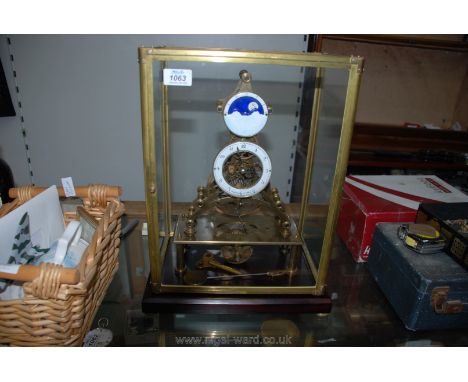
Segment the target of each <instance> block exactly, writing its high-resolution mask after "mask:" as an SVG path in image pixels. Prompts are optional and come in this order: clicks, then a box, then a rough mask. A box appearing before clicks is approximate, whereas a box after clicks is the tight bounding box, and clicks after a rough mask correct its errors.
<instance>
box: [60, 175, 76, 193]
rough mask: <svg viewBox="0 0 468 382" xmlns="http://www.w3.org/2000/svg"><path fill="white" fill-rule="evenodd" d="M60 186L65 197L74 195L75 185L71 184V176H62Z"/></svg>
mask: <svg viewBox="0 0 468 382" xmlns="http://www.w3.org/2000/svg"><path fill="white" fill-rule="evenodd" d="M62 186H63V191H64V192H65V196H66V197H67V198H69V197H70V196H76V192H75V187H74V186H73V179H72V178H71V177H68V178H62Z"/></svg>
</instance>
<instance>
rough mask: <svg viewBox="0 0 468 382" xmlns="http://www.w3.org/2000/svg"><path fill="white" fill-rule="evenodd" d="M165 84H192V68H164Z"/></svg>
mask: <svg viewBox="0 0 468 382" xmlns="http://www.w3.org/2000/svg"><path fill="white" fill-rule="evenodd" d="M163 77H164V78H163V82H164V85H169V86H192V69H164V73H163Z"/></svg>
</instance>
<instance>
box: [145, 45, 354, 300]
mask: <svg viewBox="0 0 468 382" xmlns="http://www.w3.org/2000/svg"><path fill="white" fill-rule="evenodd" d="M138 54H139V65H140V92H141V122H142V136H143V160H144V177H145V197H146V214H147V221H148V246H149V256H150V271H151V284H152V289H153V292H154V293H181V292H182V293H211V294H312V295H323V294H324V292H325V290H324V289H325V282H326V277H327V273H328V266H329V262H330V254H331V249H332V240H333V233H334V230H335V225H336V220H337V217H338V212H339V205H340V198H341V190H342V187H343V182H344V178H345V175H346V168H347V163H348V155H349V149H350V145H351V137H352V132H353V125H354V117H355V113H356V105H357V99H358V93H359V85H360V78H361V72H362V67H363V58H361V57H358V56H334V55H327V54H321V53H293V52H267V51H248V50H224V49H192V48H165V47H164V48H159V47H158V48H144V47H140V48H139V49H138ZM154 61H158V62H160V65H161V68H163V67H164V66H165V63H166V62H167V61H196V62H212V63H214V62H216V63H245V64H268V65H284V66H298V67H311V68H317V71H316V80H317V81H316V84H318V85H316V88H315V92H314V101H313V105H312V118H311V124H310V136H309V143H308V152H307V159H306V172H305V178H304V188H303V193H302V201H301V208H300V216H299V220H298V222H299V223H298V231H299V233H300V235H301V237H302V234H303V230H304V223H305V219H306V212H307V204H308V197H309V192H310V188H311V180H312V169H313V161H314V155H315V147H316V145H315V143H316V138H317V130H318V121H319V106H320V94H321V85H320V84H321V77H322V68H335V69H348V70H349V76H348V84H347V89H346V100H345V106H344V114H343V120H342V126H341V136H340V142H339V146H338V155H337V160H336V166H335V175H334V179H333V183H332V190H331V197H330V202H329V206H328V213H327V218H326V226H325V232H324V238H323V244H322V248H321V253H320V261H319V265H318V269H316V267H315V266H313V267H312V270H313V273H314V276H315V279H316V284H315V286H281V287H265V286H211V285H210V286H203V285H163V284H161V275H162V265H163V262H164V257H165V255H166V251H167V248H168V245H169V241H170V238H171V237H172V236H173V235H174V232H173V231H172V230H170V231H169V232H166V231H160V227H159V220H158V215H159V213H161V215H162V216H163V219H164V221H165V227H172V224H171V216H172V213H171V211H172V204H171V193H170V184H171V182H170V163H169V128H168V112H167V110H168V99H167V86H166V85H163V84H162V83H161V90H162V91H161V106H162V107H161V110H162V113H163V114H162V116H161V117H162V118H161V121H162V126H161V127H162V156H163V159H162V160H163V163H162V164H163V174H162V179H163V182H164V184H163V192H164V194H165V195H164V196H165V198H164V203H162V208H161V211H160V208H159V207H160V205H158V202H159V200H158V191H157V184H156V179H157V177H156V151H155V150H156V147H155V145H156V141H155V138H156V132H155V119H154V94H153V63H154ZM171 229H172V228H171ZM161 239H163V243H162V245H160V240H161ZM303 247H306V246H305V244H303ZM306 253H307V254H308V252H307V248H306ZM307 258H308V262H309V263H310V260H309V259H310V255H309V256H307Z"/></svg>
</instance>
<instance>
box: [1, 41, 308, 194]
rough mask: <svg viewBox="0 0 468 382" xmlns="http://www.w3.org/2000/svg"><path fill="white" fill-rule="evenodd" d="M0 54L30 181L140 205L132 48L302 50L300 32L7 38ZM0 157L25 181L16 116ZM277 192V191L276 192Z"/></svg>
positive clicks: (5, 126)
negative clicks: (114, 188) (67, 180)
mask: <svg viewBox="0 0 468 382" xmlns="http://www.w3.org/2000/svg"><path fill="white" fill-rule="evenodd" d="M8 37H9V38H10V41H11V44H10V45H9V44H8V43H7V36H0V57H1V59H2V62H3V66H4V69H5V72H6V73H5V74H6V77H7V81H8V84H9V87H10V91H11V93H12V97H13V101H14V103H15V107H16V109H17V111H18V107H17V101H18V100H17V99H16V97H17V95H16V92H15V91H14V87H15V83H14V78H13V74H12V66H11V62H10V60H9V55H10V53H11V54H12V55H13V57H14V62H13V64H14V66H15V69H16V73H17V77H16V80H17V85H18V87H19V97H20V101H21V103H22V115H23V117H24V128H25V130H26V132H27V137H26V139H27V141H28V144H29V155H30V158H31V167H32V171H33V180H34V182H35V184H37V185H50V184H59V183H60V178H61V177H65V176H72V177H73V180H74V182H75V184H82V185H84V184H88V183H94V182H98V183H107V184H118V185H121V186H122V187H123V189H124V195H123V199H125V200H144V180H143V159H142V144H141V123H140V96H139V94H140V93H139V72H138V60H137V48H138V47H139V46H161V45H167V46H186V47H210V48H211V47H213V48H216V47H219V48H222V47H224V48H244V49H260V50H283V51H302V50H304V49H305V47H306V41H305V40H304V36H303V35H273V36H270V35H254V36H249V35H238V36H237V35H98V36H96V35H84V36H81V35H63V36H62V35H51V36H48V35H37V36H36V35H13V36H8ZM0 155H2V157H3V158H4V159H5V160H6V161H7V162H8V163H9V164H10V166H11V167H12V170H13V173H14V176H15V181H16V184H29V183H30V182H31V177H30V176H29V169H28V163H27V156H26V152H25V147H24V142H23V138H22V134H21V120H20V116H19V115H18V116H17V117H7V118H0ZM280 189H281V188H280Z"/></svg>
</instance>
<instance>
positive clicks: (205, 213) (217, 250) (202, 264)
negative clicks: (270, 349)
mask: <svg viewBox="0 0 468 382" xmlns="http://www.w3.org/2000/svg"><path fill="white" fill-rule="evenodd" d="M139 54H140V79H141V100H142V126H143V149H144V152H143V154H144V164H145V186H146V187H145V188H146V205H147V217H148V231H149V255H150V264H151V275H150V283H149V285H150V287H151V292H152V293H153V294H155V295H171V294H177V295H180V294H196V295H211V296H217V295H218V296H221V295H239V296H248V295H270V296H273V295H311V296H322V295H323V294H324V293H325V281H326V276H327V270H328V263H329V258H330V252H331V242H332V239H333V230H334V225H335V221H336V218H337V213H338V204H339V198H340V192H341V187H342V184H343V180H344V175H345V170H346V161H347V155H348V151H349V145H350V138H351V133H352V124H353V118H354V113H355V107H356V100H357V94H358V85H359V78H360V72H361V66H362V59H360V58H356V57H337V56H328V55H321V54H314V53H283V52H253V51H239V50H235V51H228V50H207V49H204V50H202V49H179V48H140V50H139ZM174 63H175V64H174ZM181 63H185V65H186V67H190V65H193V67H197V66H196V65H197V64H200V63H202V65H204V63H210V65H214V66H213V68H215V69H216V70H218V68H219V67H221V68H223V65H225V66H226V69H225V70H223V71H222V75H223V76H224V77H223V78H225V79H223V80H222V81H224V82H223V83H227V84H230V89H231V90H229V91H227V92H224V93H221V92H219V93H218V97H217V99H218V101H217V102H216V98H215V99H213V104H212V105H213V106H212V114H213V115H216V114H217V115H219V116H220V118H218V119H216V121H217V122H216V123H218V124H222V125H224V133H223V140H222V141H221V142H220V143H219V144H218V147H216V148H215V149H216V153H215V155H214V157H213V158H212V159H211V166H210V167H211V168H210V169H209V170H208V171H207V172H206V176H205V182H204V183H201V184H198V185H197V184H193V185H192V186H191V188H192V189H193V191H192V192H193V199H192V201H191V202H189V203H178V202H177V201H174V200H173V195H172V187H173V183H172V179H173V177H174V174H172V173H171V171H172V165H171V142H172V141H171V139H170V132H171V129H172V128H175V126H176V125H177V120H178V118H176V117H174V115H175V114H174V115H173V114H171V112H172V110H173V109H171V102H170V100H171V92H175V90H174V89H170V85H168V84H166V83H163V82H162V80H156V81H155V73H158V72H162V71H163V70H166V69H167V68H172V67H181V66H182V64H181ZM228 64H229V65H228ZM232 64H238V65H239V66H240V65H245V67H246V68H248V70H247V69H245V68H242V66H241V69H242V70H240V71H239V69H237V71H236V72H235V71H233V70H232V69H233V67H232ZM230 65H231V66H230ZM239 66H238V67H239ZM262 66H265V67H273V68H274V67H276V66H281V67H282V68H284V67H292V68H297V70H298V71H297V73H299V69H300V68H306V70H308V71H312V73H313V74H314V77H315V88H314V89H313V101H311V104H310V111H311V112H310V118H309V120H308V123H309V126H308V127H309V128H310V129H309V136H308V140H307V142H306V146H305V147H306V155H305V157H304V161H303V162H304V169H303V170H302V171H303V173H302V178H303V184H302V195H301V196H300V200H299V201H298V202H297V203H295V204H294V203H293V204H287V203H284V202H283V201H282V200H281V197H280V194H281V192H280V190H279V189H278V188H276V187H275V184H273V183H274V182H273V181H272V179H274V178H275V174H278V172H277V171H278V170H279V168H280V166H281V165H282V164H283V163H281V160H278V159H275V158H276V157H275V155H276V154H275V153H274V152H270V150H269V149H268V145H266V146H265V137H271V136H274V133H273V130H272V129H274V127H273V126H275V125H274V123H273V122H275V119H274V118H277V119H276V122H275V123H276V125H278V124H279V123H280V122H278V121H281V120H282V119H281V118H283V119H284V118H285V115H286V114H287V112H285V111H284V110H286V111H287V106H288V105H289V104H288V103H287V102H283V103H281V102H279V101H278V100H280V98H279V97H278V96H277V95H278V94H279V93H278V92H280V93H281V92H284V94H287V91H286V90H283V89H286V87H287V85H285V83H284V82H281V81H284V80H282V79H277V78H273V79H271V81H270V82H271V83H268V81H266V85H265V81H263V82H264V83H263V88H262V89H261V90H260V91H259V90H257V89H258V86H257V85H258V84H257V80H256V77H255V75H254V74H253V71H255V70H256V68H259V70H258V71H257V73H258V72H260V71H261V70H262V69H261V67H262ZM155 68H156V69H155ZM252 68H253V69H252ZM327 68H329V69H332V70H341V72H340V73H345V74H346V76H344V77H336V78H344V80H343V81H344V85H343V86H342V88H343V89H344V90H343V97H342V107H340V108H338V109H339V110H340V111H339V113H338V114H339V115H338V117H336V118H335V116H333V117H327V118H324V119H321V110H322V107H321V98H322V95H323V96H324V97H323V101H324V102H325V101H326V100H327V99H331V97H329V95H328V93H325V92H324V90H325V88H324V86H325V85H326V82H325V81H324V78H325V74H326V73H325V70H326V69H327ZM216 70H214V71H213V72H216V73H218V72H217V71H216ZM178 73H185V72H184V71H183V70H178ZM237 73H238V78H236V77H237ZM265 73H267V72H265ZM294 73H296V72H294ZM300 73H303V69H301V72H300ZM331 73H333V72H332V71H331ZM301 75H303V74H301ZM330 78H332V79H334V78H335V77H333V76H330ZM197 81H200V82H201V81H202V79H197V78H196V73H195V70H194V78H193V83H194V84H195V83H197ZM207 81H208V80H207ZM209 81H211V82H209ZM209 81H208V82H207V83H210V84H213V83H214V82H215V81H214V80H211V79H210V80H209ZM218 82H219V83H221V81H220V80H218V81H217V82H216V83H218ZM333 85H334V86H335V87H331V89H332V90H333V89H336V88H338V87H337V86H336V84H333ZM265 86H267V87H268V86H270V87H272V88H273V87H275V86H276V87H277V88H278V91H277V92H276V93H275V92H273V93H272V92H268V91H265ZM220 88H221V87H220ZM227 88H228V87H227V86H224V87H223V89H227ZM299 88H300V86H299ZM179 89H180V88H178V89H177V91H178V92H179V93H183V90H184V89H182V90H179ZM194 89H195V88H194ZM200 89H202V88H200ZM216 89H217V88H216V87H214V90H213V91H214V92H215V90H216ZM190 91H191V93H190V94H191V96H192V97H194V94H195V97H196V93H194V92H195V90H190ZM333 91H334V90H333ZM187 92H188V91H187ZM229 92H231V93H230V94H229ZM156 93H157V94H158V96H156ZM179 93H177V94H179ZM272 94H273V97H271V95H272ZM275 94H276V96H275ZM330 94H331V93H330ZM333 96H335V94H333ZM222 97H224V98H222ZM271 98H273V100H276V104H275V103H274V102H273V103H272V104H271V105H270V102H271ZM298 99H299V98H298ZM200 105H201V103H200ZM276 108H278V110H279V112H278V114H276V113H277V112H276ZM324 110H328V109H327V108H324ZM330 110H331V109H330ZM208 114H209V115H208V117H206V118H208V119H209V120H210V121H215V119H214V118H215V117H213V116H212V115H211V112H208ZM282 114H284V115H282ZM192 115H193V116H194V117H193V118H195V116H196V115H198V114H197V111H196V110H195V111H194V112H193V114H192ZM297 115H298V113H297V112H296V117H297ZM293 117H294V115H293ZM208 119H207V120H208ZM272 120H273V122H272ZM327 121H331V122H327ZM327 123H329V125H330V127H327V126H328V125H326V124H327ZM210 124H213V122H210ZM321 126H325V127H321ZM210 128H211V129H212V127H210V126H207V127H206V130H203V131H205V133H204V134H210V131H213V130H210ZM286 128H289V127H287V126H286V127H284V129H286ZM328 128H329V129H335V130H336V131H338V134H335V133H334V134H335V135H338V137H339V139H338V141H337V146H336V150H335V152H334V154H333V155H334V156H333V158H332V159H333V160H331V163H332V164H331V166H330V168H331V171H330V173H331V174H332V175H331V176H328V178H327V179H330V181H329V191H328V193H327V194H326V197H325V202H321V201H320V200H318V202H317V203H315V201H314V199H313V192H311V189H312V188H313V182H312V174H313V172H315V171H317V172H318V173H319V170H320V166H319V167H317V166H316V164H315V163H314V159H315V156H316V155H319V154H320V149H321V148H322V147H325V145H324V144H322V145H321V144H320V142H318V141H319V139H320V137H321V134H320V133H319V130H320V129H322V131H324V132H325V133H326V132H327V129H328ZM278 131H280V130H276V134H278ZM280 133H281V131H280ZM322 135H323V134H322ZM325 135H326V134H325ZM329 135H331V134H329ZM335 140H336V139H335ZM194 141H195V139H194ZM270 142H271V140H270ZM278 146H279V147H280V148H281V145H278ZM212 148H213V147H212V146H210V147H209V149H212ZM329 152H333V150H331V149H327V153H329ZM271 154H275V155H273V156H272V155H271ZM322 167H323V166H322ZM291 168H292V167H291ZM187 171H190V170H189V169H188V170H187ZM178 176H183V175H181V174H178Z"/></svg>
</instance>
